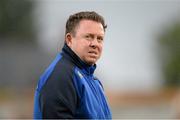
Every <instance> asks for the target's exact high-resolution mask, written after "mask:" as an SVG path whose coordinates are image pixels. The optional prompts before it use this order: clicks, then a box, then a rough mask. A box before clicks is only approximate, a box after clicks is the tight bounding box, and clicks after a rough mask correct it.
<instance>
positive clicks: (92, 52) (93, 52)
mask: <svg viewBox="0 0 180 120" xmlns="http://www.w3.org/2000/svg"><path fill="white" fill-rule="evenodd" d="M88 53H90V54H95V55H97V54H98V53H97V52H96V51H89V52H88Z"/></svg>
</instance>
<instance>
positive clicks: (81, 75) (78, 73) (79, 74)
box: [77, 71, 83, 79]
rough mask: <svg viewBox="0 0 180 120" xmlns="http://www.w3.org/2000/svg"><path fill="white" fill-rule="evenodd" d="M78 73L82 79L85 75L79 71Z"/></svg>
mask: <svg viewBox="0 0 180 120" xmlns="http://www.w3.org/2000/svg"><path fill="white" fill-rule="evenodd" d="M77 73H78V76H79V77H80V78H81V79H82V78H83V75H82V74H81V72H79V71H77Z"/></svg>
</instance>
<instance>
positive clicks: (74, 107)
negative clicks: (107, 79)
mask: <svg viewBox="0 0 180 120" xmlns="http://www.w3.org/2000/svg"><path fill="white" fill-rule="evenodd" d="M95 69H96V65H93V66H90V65H88V64H86V63H85V62H83V61H82V60H81V59H80V58H79V57H78V56H77V55H76V54H75V53H74V52H73V51H72V50H71V49H70V48H69V47H68V46H67V45H66V44H65V45H64V47H63V49H62V53H59V54H58V55H57V57H56V58H55V60H54V61H53V62H52V63H51V65H50V66H49V67H48V68H47V69H46V71H45V72H44V74H43V75H42V76H41V77H40V80H39V82H38V85H37V88H36V91H35V98H34V99H35V101H34V118H35V119H36V118H76V119H77V118H86V119H111V111H110V109H109V106H108V103H107V100H106V97H105V95H104V90H103V87H102V84H101V82H100V81H99V80H98V79H97V78H96V77H94V75H93V73H94V70H95Z"/></svg>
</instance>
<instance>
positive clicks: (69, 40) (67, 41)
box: [65, 33, 72, 47]
mask: <svg viewBox="0 0 180 120" xmlns="http://www.w3.org/2000/svg"><path fill="white" fill-rule="evenodd" d="M65 40H66V44H67V45H68V46H69V47H71V44H72V35H71V34H70V33H67V34H66V38H65Z"/></svg>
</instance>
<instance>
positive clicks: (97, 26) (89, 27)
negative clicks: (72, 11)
mask: <svg viewBox="0 0 180 120" xmlns="http://www.w3.org/2000/svg"><path fill="white" fill-rule="evenodd" d="M76 32H77V33H78V32H83V33H91V34H99V35H104V28H103V25H102V24H101V23H100V22H96V21H93V20H81V21H80V22H79V25H78V26H77V29H76Z"/></svg>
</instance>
